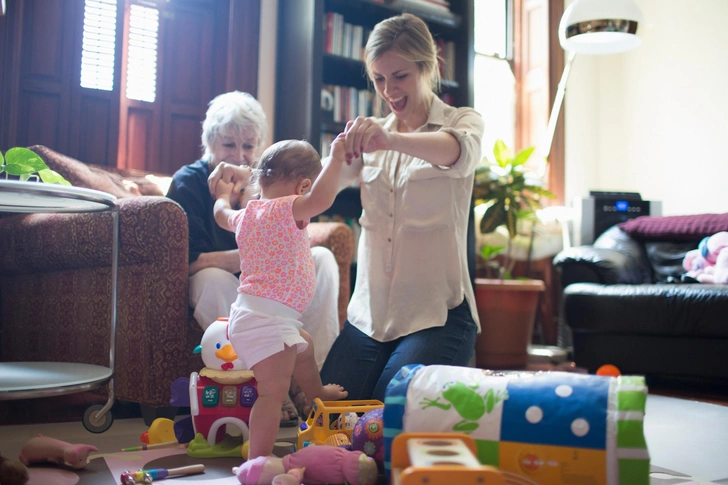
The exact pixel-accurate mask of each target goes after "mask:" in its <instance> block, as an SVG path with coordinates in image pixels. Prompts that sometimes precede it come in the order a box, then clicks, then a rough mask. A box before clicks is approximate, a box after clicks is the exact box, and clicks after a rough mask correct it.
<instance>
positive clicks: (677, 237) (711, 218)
mask: <svg viewBox="0 0 728 485" xmlns="http://www.w3.org/2000/svg"><path fill="white" fill-rule="evenodd" d="M619 227H620V228H621V229H622V230H623V231H624V232H626V233H627V234H629V235H630V236H632V237H633V238H634V239H637V240H641V241H644V240H660V241H695V240H698V241H699V240H700V239H702V238H704V237H706V236H712V235H713V234H715V233H716V232H720V231H728V214H698V215H689V216H668V217H650V216H643V217H637V218H636V219H631V220H629V221H627V222H623V223H621V224H619Z"/></svg>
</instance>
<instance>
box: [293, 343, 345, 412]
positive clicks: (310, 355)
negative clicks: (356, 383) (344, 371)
mask: <svg viewBox="0 0 728 485" xmlns="http://www.w3.org/2000/svg"><path fill="white" fill-rule="evenodd" d="M301 337H303V339H304V340H305V341H306V342H308V347H307V348H306V350H304V351H303V352H301V353H299V354H298V355H297V356H296V364H295V367H294V368H293V377H294V378H295V379H296V382H298V384H299V385H300V386H301V389H303V392H304V394H306V397H307V398H308V400H309V401H310V400H313V399H314V398H317V397H318V398H320V399H321V400H322V401H336V400H338V399H344V398H345V397H346V396H347V395H348V394H349V393H348V392H347V391H345V390H344V388H343V387H341V386H339V385H338V384H327V385H325V386H324V385H323V383H322V382H321V376H320V375H319V370H318V366H317V365H316V358H315V353H314V348H313V340H312V339H311V336H310V335H309V334H308V333H307V332H306V331H305V330H301Z"/></svg>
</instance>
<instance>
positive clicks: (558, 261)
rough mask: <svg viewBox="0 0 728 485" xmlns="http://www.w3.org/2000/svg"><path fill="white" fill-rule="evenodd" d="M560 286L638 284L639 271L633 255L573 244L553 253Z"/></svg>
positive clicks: (641, 276) (641, 277) (641, 281)
mask: <svg viewBox="0 0 728 485" xmlns="http://www.w3.org/2000/svg"><path fill="white" fill-rule="evenodd" d="M553 264H554V266H555V267H556V268H557V270H558V271H560V273H561V284H562V286H563V287H566V286H569V285H570V284H572V283H600V284H603V285H614V284H640V283H644V282H645V281H644V279H643V273H642V271H641V269H640V267H639V265H638V264H637V263H636V262H635V260H634V259H633V258H631V257H630V256H628V255H626V254H625V253H623V252H620V251H616V250H614V249H607V248H597V247H594V246H577V247H572V248H568V249H564V250H563V251H561V252H560V253H559V254H557V255H556V256H555V257H554V260H553Z"/></svg>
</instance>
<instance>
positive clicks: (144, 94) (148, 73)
mask: <svg viewBox="0 0 728 485" xmlns="http://www.w3.org/2000/svg"><path fill="white" fill-rule="evenodd" d="M158 30H159V10H157V9H156V8H149V7H142V6H139V5H132V6H131V12H130V16H129V47H128V49H129V53H128V56H127V70H126V97H127V98H129V99H136V100H139V101H147V102H149V103H153V102H154V99H155V96H156V91H157V32H158Z"/></svg>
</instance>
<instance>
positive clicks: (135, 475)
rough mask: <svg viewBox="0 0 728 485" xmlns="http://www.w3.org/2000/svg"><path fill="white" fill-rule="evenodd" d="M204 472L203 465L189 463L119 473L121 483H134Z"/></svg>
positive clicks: (127, 484)
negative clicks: (175, 466)
mask: <svg viewBox="0 0 728 485" xmlns="http://www.w3.org/2000/svg"><path fill="white" fill-rule="evenodd" d="M196 473H205V465H201V464H200V465H189V466H183V467H180V468H170V469H166V468H154V469H151V470H139V471H136V472H130V471H126V472H124V473H122V474H121V485H135V484H136V483H145V484H149V483H152V482H153V481H154V480H159V479H161V478H167V477H174V476H179V475H194V474H196Z"/></svg>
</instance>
